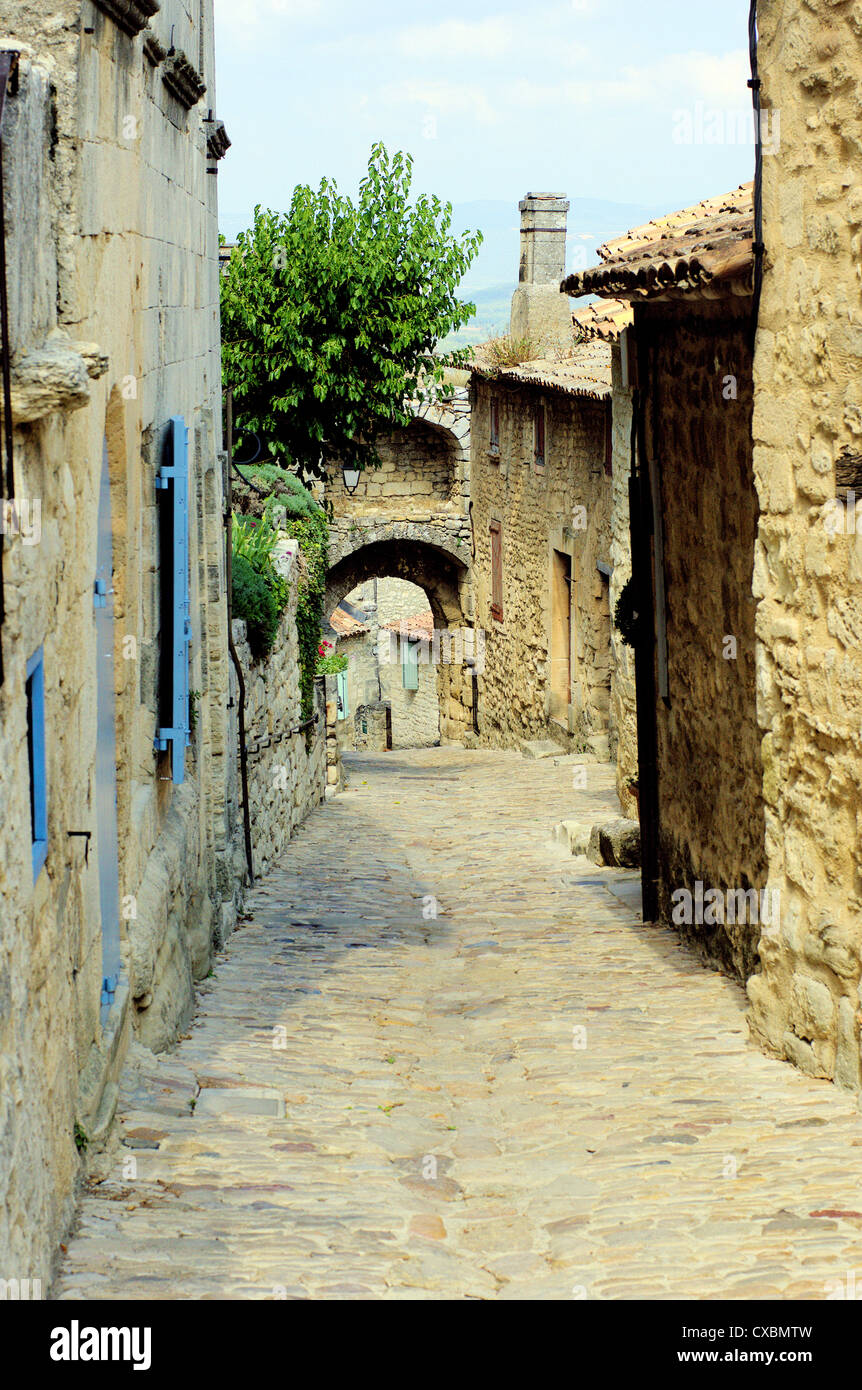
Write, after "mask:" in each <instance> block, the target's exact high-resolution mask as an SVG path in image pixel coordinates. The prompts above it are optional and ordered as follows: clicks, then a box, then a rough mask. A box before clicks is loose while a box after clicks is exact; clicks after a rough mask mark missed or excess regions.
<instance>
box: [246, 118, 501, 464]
mask: <svg viewBox="0 0 862 1390" xmlns="http://www.w3.org/2000/svg"><path fill="white" fill-rule="evenodd" d="M412 173H413V161H412V158H411V157H410V156H409V155H404V154H401V153H397V154H395V155H393V156H391V157H390V156H389V154H388V153H387V151H386V149H385V147H384V146H383V145H381V144H378V145H375V146H374V148H373V149H372V152H371V157H370V159H369V163H368V171H367V173H366V175H365V177H364V178H363V180H362V182H361V184H360V187H359V197H358V200H357V201H356V202H355V203H354V202H352V201H351V199H349V198H347V197H344V196H343V195H341V194H340V193H339V192H338V188H337V186H336V184H335V183H334V182H331V181H330V180H328V179H324V180H323V181H322V182H321V184H320V187H319V188H318V189H317V190H314V189H312V188H311V187H308V186H304V185H301V186H299V187H298V188H296V189H295V191H294V194H293V200H292V202H291V205H290V210H289V212H287V213H278V212H272V211H265V210H263V209H261V208H260V207H257V208H255V215H254V226H253V227H252V228H251V229H250V230H249V231H247V232H242V233H241V234H240V236H239V237H238V239H237V247H236V250H235V251H234V253H233V254H232V256H231V258H230V261H229V264H228V267H227V271H226V273H225V275H223V276H222V279H221V312H222V340H223V365H224V380H225V385H227V386H230V387H232V388H233V393H234V409H235V418H236V424H237V431H238V433H243V432H248V431H252V432H254V433H255V434H257V435H259V436H261V437H262V438H263V440H264V441H265V444H266V446H267V448H268V451H269V454H270V456H271V457H273V458H274V459H276V460H277V461H278V462H279V463H281V464H283V465H284V466H285V467H288V468H292V469H293V470H294V471H297V472H299V473H301V474H303V475H309V474H311V475H316V474H317V475H319V463H320V459H321V456H322V455H325V456H326V457H328V458H330V459H333V460H336V461H338V462H340V463H343V464H347V465H348V466H352V467H357V468H364V467H367V466H374V465H375V464H377V463H378V462H379V460H378V457H377V452H376V448H375V441H376V440H377V439H378V438H379V436H380V435H381V433H383V432H385V431H386V430H388V429H391V428H392V426H393V425H396V424H408V423H409V420H410V418H411V416H410V414H409V412H408V410H407V407H406V402H407V401H408V400H410V399H411V398H414V399H419V400H426V399H429V398H430V397H431V396H432V395H433V394H435V393H436V394H440V395H447V394H448V393H449V390H450V389H451V388H449V387H447V386H446V384H445V382H444V367H445V366H446V365H456V366H457V365H459V363H460V361H461V360H462V358H463V356H464V354H463V352H462V353H452V354H448V355H447V356H443V355H439V354H435V348H436V346H437V344H438V342H439V341H440V340H441V339H443V338H445V337H446V335H447V334H448V333H450V332H452V331H454V330H456V329H458V328H460V327H462V326H463V325H464V324H465V323H467V322H468V320H469V319H470V318H471V317H472V315H473V314H474V313H475V307H474V306H473V305H472V304H469V303H464V302H462V301H461V300H459V299H458V297H457V294H456V291H457V287H458V284H459V282H460V280H461V278H462V276H463V275H464V272H465V271H466V270H467V268H468V267H469V265H470V263H471V261H472V260H473V257H474V256H475V255H476V252H477V251H478V248H479V245H480V242H481V233H479V232H464V233H462V235H461V236H455V235H453V234H452V232H451V223H452V206H451V204H450V203H443V202H441V200H440V199H439V198H437V197H428V196H425V195H423V196H421V197H419V198H417V199H416V200H415V201H414V202H412V203H411V201H410V190H411V183H412Z"/></svg>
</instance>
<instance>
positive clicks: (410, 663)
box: [401, 641, 419, 690]
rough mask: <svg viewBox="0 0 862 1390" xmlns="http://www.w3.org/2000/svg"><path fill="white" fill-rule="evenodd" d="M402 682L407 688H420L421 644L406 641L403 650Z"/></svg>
mask: <svg viewBox="0 0 862 1390" xmlns="http://www.w3.org/2000/svg"><path fill="white" fill-rule="evenodd" d="M401 683H402V685H403V686H404V689H405V690H418V689H419V644H418V642H410V641H408V642H405V643H404V645H403V647H402V651H401Z"/></svg>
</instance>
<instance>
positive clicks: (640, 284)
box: [561, 183, 754, 299]
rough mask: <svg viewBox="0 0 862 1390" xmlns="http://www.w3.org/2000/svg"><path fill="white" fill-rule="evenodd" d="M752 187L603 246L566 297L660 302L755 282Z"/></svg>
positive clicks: (567, 284)
mask: <svg viewBox="0 0 862 1390" xmlns="http://www.w3.org/2000/svg"><path fill="white" fill-rule="evenodd" d="M752 189H753V185H752V184H750V183H746V184H742V185H741V187H739V188H737V189H734V191H733V192H732V193H726V194H722V195H721V196H720V197H717V198H706V199H705V200H704V201H703V202H701V203H696V204H695V205H694V207H690V208H683V209H682V210H681V211H680V212H673V213H669V214H668V216H667V217H659V218H655V219H654V220H653V221H652V222H647V223H646V224H645V225H644V226H643V227H635V228H634V229H633V230H632V231H629V232H626V233H625V234H624V235H623V236H621V237H616V238H615V239H614V240H612V241H606V242H605V243H604V245H603V246H600V247H599V253H598V254H599V257H600V263H599V264H598V265H595V266H591V267H590V269H589V270H584V271H579V272H578V273H577V274H575V275H570V276H569V277H568V279H567V280H565V281H564V282H563V285H562V286H561V289H563V290H564V291H565V293H567V294H571V295H583V294H599V295H602V296H605V297H611V296H612V297H614V298H619V299H637V298H657V297H659V296H661V295H665V294H667V293H669V292H673V291H677V292H678V291H690V290H695V289H704V288H705V287H706V286H708V285H709V284H711V283H712V282H713V281H721V280H728V281H731V280H739V281H742V284H743V288H745V287H747V286H748V285H749V283H750V279H751V270H752V266H753V263H754V257H753V253H752V242H753V238H754V213H753V206H752Z"/></svg>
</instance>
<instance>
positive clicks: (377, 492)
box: [325, 373, 473, 742]
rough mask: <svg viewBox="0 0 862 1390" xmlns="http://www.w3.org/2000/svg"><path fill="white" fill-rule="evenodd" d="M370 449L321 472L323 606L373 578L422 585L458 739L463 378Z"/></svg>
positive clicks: (465, 519) (465, 426)
mask: <svg viewBox="0 0 862 1390" xmlns="http://www.w3.org/2000/svg"><path fill="white" fill-rule="evenodd" d="M461 377H462V378H463V373H462V374H461ZM378 452H379V454H380V459H381V466H380V467H379V468H376V469H368V470H366V471H365V472H364V473H362V474H358V475H357V476H356V477H355V478H352V477H350V475H349V473H347V472H346V471H345V470H343V469H342V468H340V467H334V466H333V467H330V469H329V471H328V475H327V479H326V496H327V500H328V502H329V504H330V507H331V511H332V516H331V521H330V539H329V572H328V575H327V590H326V607H325V611H326V613H327V615H329V614H332V613H334V612H335V610H336V609H337V608H338V606H339V604H340V603H341V601H342V600H343V599H344V598H346V597H347V596H348V595H349V594H351V593H352V592H353V590H355V589H357V588H358V587H359V586H361V585H363V584H365V583H366V582H367V581H369V580H373V579H375V578H376V579H401V580H408V581H410V582H411V583H412V584H415V585H417V586H418V587H419V588H420V589H421V590H423V591H424V593H425V595H426V597H427V601H428V606H429V607H430V609H431V613H432V615H433V618H434V628H435V631H436V632H437V633H438V634H439V637H438V642H439V644H441V645H442V646H444V647H445V648H446V652H447V655H446V657H445V659H443V660H439V661H437V662H436V663H435V665H434V670H435V673H436V680H437V694H438V701H439V710H440V734H441V738H442V739H443V740H444V741H449V742H452V741H454V742H460V741H461V740H462V739H463V738H464V736H465V734H467V733H468V732H469V730H470V729H471V728H472V724H473V703H472V701H473V683H472V675H471V667H470V665H469V658H470V651H471V642H472V640H473V638H472V632H473V591H472V554H471V523H470V402H469V399H468V393H467V390H466V387H465V386H464V385H463V383H461V384H459V381H458V379H457V378H456V379H455V381H454V382H453V394H452V395H451V396H450V397H449V398H448V399H441V400H439V401H438V402H436V403H432V404H424V405H421V406H417V407H416V410H415V418H414V419H413V420H412V421H411V422H410V424H409V425H406V426H401V427H398V428H396V429H394V430H393V431H391V433H390V434H389V435H387V436H386V437H385V438H383V439H382V440H381V441H380V442H379V444H378Z"/></svg>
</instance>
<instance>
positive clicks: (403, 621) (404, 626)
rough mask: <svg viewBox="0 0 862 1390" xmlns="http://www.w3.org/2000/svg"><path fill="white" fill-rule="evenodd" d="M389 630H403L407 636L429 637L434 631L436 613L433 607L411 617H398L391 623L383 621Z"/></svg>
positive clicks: (384, 626)
mask: <svg viewBox="0 0 862 1390" xmlns="http://www.w3.org/2000/svg"><path fill="white" fill-rule="evenodd" d="M380 626H381V627H382V628H384V629H385V631H387V632H399V633H401V632H403V634H404V636H405V637H417V638H420V639H421V638H429V639H430V637H431V635H432V634H433V632H434V614H433V613H432V612H431V609H430V608H429V609H426V610H425V611H423V612H422V613H414V614H413V616H412V617H410V618H396V619H394V620H393V621H392V622H391V623H381V624H380Z"/></svg>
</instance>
